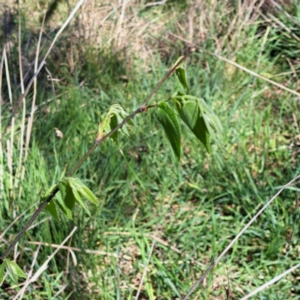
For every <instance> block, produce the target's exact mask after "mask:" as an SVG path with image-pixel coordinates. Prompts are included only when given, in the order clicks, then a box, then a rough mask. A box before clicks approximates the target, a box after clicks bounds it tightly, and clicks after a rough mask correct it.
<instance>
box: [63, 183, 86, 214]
mask: <svg viewBox="0 0 300 300" xmlns="http://www.w3.org/2000/svg"><path fill="white" fill-rule="evenodd" d="M66 180H68V182H69V184H70V187H71V189H72V192H73V195H74V197H75V201H77V203H79V205H80V206H82V207H83V209H84V210H85V211H86V212H87V214H88V215H89V216H91V213H90V211H89V209H88V207H87V206H86V205H85V203H84V202H83V201H82V199H81V195H80V194H79V192H78V188H80V183H81V182H80V180H79V179H77V178H68V179H66Z"/></svg>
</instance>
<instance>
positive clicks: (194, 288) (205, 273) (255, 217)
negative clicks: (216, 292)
mask: <svg viewBox="0 0 300 300" xmlns="http://www.w3.org/2000/svg"><path fill="white" fill-rule="evenodd" d="M299 178H300V175H298V176H296V177H295V178H294V179H292V180H291V181H290V182H288V183H287V184H286V185H284V186H283V187H282V188H281V189H280V190H279V191H278V192H277V193H276V194H275V195H274V196H273V197H272V198H271V199H270V200H269V201H268V202H267V203H266V204H265V205H264V206H263V207H262V208H261V209H260V210H259V211H258V212H257V213H256V214H255V216H254V217H253V218H252V219H251V220H250V221H249V222H248V223H247V225H246V226H245V227H244V228H243V229H242V230H241V231H240V232H239V233H238V234H237V236H236V237H235V238H234V239H233V240H232V241H231V242H230V243H229V245H228V246H227V247H226V248H225V250H224V251H223V252H222V253H221V254H220V255H219V256H218V258H217V259H216V260H215V261H213V263H212V264H211V265H210V266H209V267H208V269H207V270H206V271H205V272H204V274H203V275H202V276H201V278H200V279H199V280H197V282H196V283H195V284H194V285H193V286H192V288H191V289H190V291H189V292H188V293H187V295H186V296H185V297H184V298H183V300H187V299H188V298H189V297H190V296H191V294H192V293H193V292H194V291H195V290H196V288H197V287H198V286H199V285H200V283H201V282H202V281H203V280H204V278H205V277H206V276H207V275H208V273H209V272H210V271H211V270H212V269H213V268H214V267H215V266H216V265H217V264H218V262H219V261H220V260H221V258H222V257H223V256H224V255H225V254H226V253H227V252H228V250H229V249H230V248H231V247H232V246H233V244H234V243H235V242H236V241H237V240H238V239H239V238H240V237H241V236H242V235H243V234H244V232H245V231H246V230H247V229H248V228H249V227H250V226H251V225H252V223H253V222H254V221H255V220H256V219H257V218H258V216H259V215H260V214H261V213H262V212H263V211H264V210H265V209H266V208H267V207H268V206H269V205H270V204H271V203H272V202H273V201H274V200H275V199H276V197H277V196H278V195H280V194H281V192H282V191H283V190H285V189H286V188H287V187H289V186H290V185H291V184H292V183H294V182H295V181H296V180H298V179H299Z"/></svg>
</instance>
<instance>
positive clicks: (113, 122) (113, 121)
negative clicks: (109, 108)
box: [110, 115, 119, 143]
mask: <svg viewBox="0 0 300 300" xmlns="http://www.w3.org/2000/svg"><path fill="white" fill-rule="evenodd" d="M118 125H119V123H118V118H117V116H116V115H114V116H112V117H111V119H110V129H111V130H113V129H115V128H116V127H117V126H118ZM111 138H112V139H113V140H114V141H115V142H116V143H118V131H116V132H115V133H114V134H113V135H112V136H111Z"/></svg>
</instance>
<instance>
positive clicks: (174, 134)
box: [156, 102, 181, 160]
mask: <svg viewBox="0 0 300 300" xmlns="http://www.w3.org/2000/svg"><path fill="white" fill-rule="evenodd" d="M158 107H159V108H158V110H157V111H156V118H157V120H158V121H159V122H160V123H161V125H162V126H163V128H164V130H165V133H166V135H167V138H168V140H169V142H170V144H171V146H172V149H173V151H174V154H175V156H176V158H177V160H180V155H181V130H180V125H179V123H178V119H177V116H176V114H175V112H174V110H173V109H172V108H171V107H170V106H169V105H168V104H167V103H165V102H160V103H159V104H158Z"/></svg>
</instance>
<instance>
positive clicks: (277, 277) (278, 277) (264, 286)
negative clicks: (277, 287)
mask: <svg viewBox="0 0 300 300" xmlns="http://www.w3.org/2000/svg"><path fill="white" fill-rule="evenodd" d="M299 267H300V264H297V265H295V266H293V267H292V268H290V269H288V270H286V271H285V272H283V273H281V274H280V275H278V276H276V277H274V278H273V279H272V280H270V281H268V282H266V283H265V284H263V285H262V286H260V287H259V288H257V289H256V290H254V291H252V292H251V293H250V294H248V295H247V296H245V297H243V298H242V299H241V300H246V299H249V298H251V297H252V296H254V295H256V294H257V293H259V292H261V291H263V290H264V289H266V288H267V287H269V286H270V285H272V284H274V283H276V282H277V281H279V280H280V279H281V278H283V277H284V276H286V275H288V274H289V273H291V272H293V271H295V270H296V269H298V268H299Z"/></svg>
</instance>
